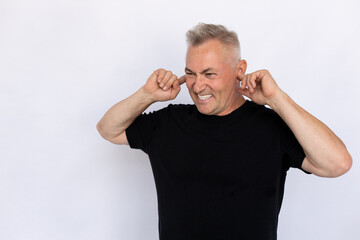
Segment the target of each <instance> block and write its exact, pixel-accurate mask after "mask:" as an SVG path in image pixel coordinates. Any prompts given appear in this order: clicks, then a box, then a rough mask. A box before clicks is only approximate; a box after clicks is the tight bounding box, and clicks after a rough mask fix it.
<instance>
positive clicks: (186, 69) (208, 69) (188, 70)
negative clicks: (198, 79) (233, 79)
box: [185, 67, 214, 74]
mask: <svg viewBox="0 0 360 240" xmlns="http://www.w3.org/2000/svg"><path fill="white" fill-rule="evenodd" d="M209 71H214V69H213V68H211V67H210V68H207V69H205V70H203V71H202V72H201V73H200V74H205V73H207V72H209ZM185 72H191V73H194V71H192V70H191V69H189V68H187V67H186V68H185Z"/></svg>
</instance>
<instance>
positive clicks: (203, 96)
mask: <svg viewBox="0 0 360 240" xmlns="http://www.w3.org/2000/svg"><path fill="white" fill-rule="evenodd" d="M211 96H212V95H211V94H208V95H199V94H198V97H199V98H200V100H207V99H209V98H211Z"/></svg>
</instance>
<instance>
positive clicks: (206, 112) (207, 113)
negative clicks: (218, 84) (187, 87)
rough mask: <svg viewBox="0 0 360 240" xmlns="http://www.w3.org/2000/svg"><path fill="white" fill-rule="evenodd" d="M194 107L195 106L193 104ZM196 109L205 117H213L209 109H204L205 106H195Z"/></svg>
mask: <svg viewBox="0 0 360 240" xmlns="http://www.w3.org/2000/svg"><path fill="white" fill-rule="evenodd" d="M195 105H196V104H195ZM196 108H197V110H198V111H199V112H200V113H202V114H205V115H213V114H212V112H213V111H212V109H209V108H208V107H205V106H199V105H196Z"/></svg>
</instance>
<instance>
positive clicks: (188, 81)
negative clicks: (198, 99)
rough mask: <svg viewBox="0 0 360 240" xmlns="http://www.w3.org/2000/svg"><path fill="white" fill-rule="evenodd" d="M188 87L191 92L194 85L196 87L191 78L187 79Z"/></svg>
mask: <svg viewBox="0 0 360 240" xmlns="http://www.w3.org/2000/svg"><path fill="white" fill-rule="evenodd" d="M185 83H186V87H187V88H188V89H189V90H190V89H191V88H192V85H194V81H193V80H191V79H190V78H186V82H185Z"/></svg>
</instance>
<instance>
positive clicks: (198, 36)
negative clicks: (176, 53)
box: [186, 23, 240, 60]
mask: <svg viewBox="0 0 360 240" xmlns="http://www.w3.org/2000/svg"><path fill="white" fill-rule="evenodd" d="M212 39H217V40H219V41H220V42H221V43H222V44H224V45H225V46H229V47H232V48H233V49H234V51H235V53H236V54H237V55H238V56H239V60H240V42H239V39H238V36H237V34H236V32H234V31H229V30H228V29H227V28H226V27H224V26H223V25H215V24H206V23H199V24H198V25H196V26H195V27H194V28H193V29H191V30H189V31H188V32H187V33H186V41H187V44H188V46H194V47H196V46H199V45H200V44H202V43H204V42H206V41H208V40H212Z"/></svg>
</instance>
